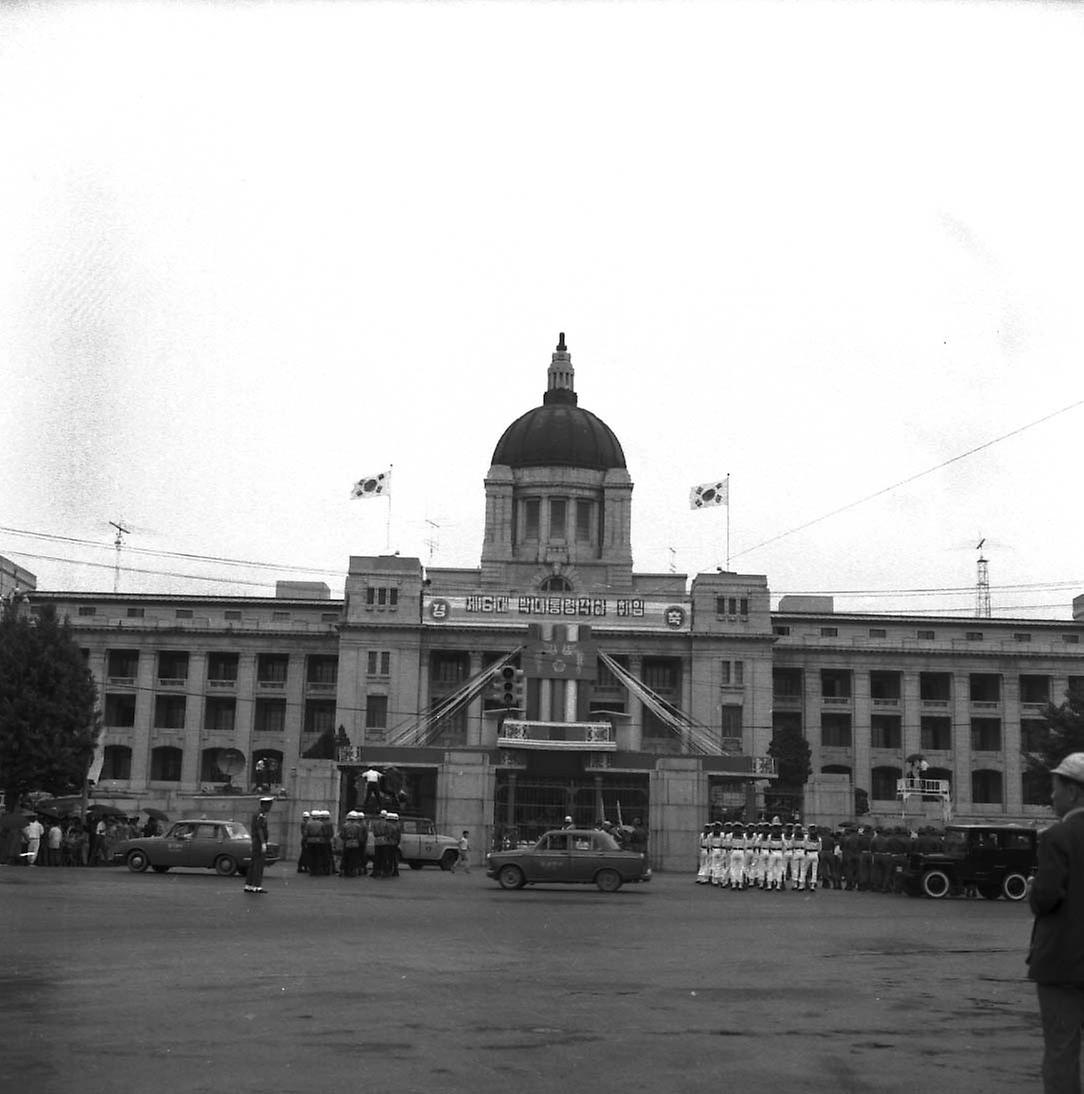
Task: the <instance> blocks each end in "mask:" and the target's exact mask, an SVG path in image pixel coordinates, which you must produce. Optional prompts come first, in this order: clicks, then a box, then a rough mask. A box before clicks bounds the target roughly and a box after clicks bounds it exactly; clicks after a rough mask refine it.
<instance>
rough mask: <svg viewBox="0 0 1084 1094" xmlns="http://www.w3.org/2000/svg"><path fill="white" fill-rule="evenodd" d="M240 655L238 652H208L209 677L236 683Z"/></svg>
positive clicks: (221, 681) (223, 681) (222, 681)
mask: <svg viewBox="0 0 1084 1094" xmlns="http://www.w3.org/2000/svg"><path fill="white" fill-rule="evenodd" d="M238 656H239V655H238V654H236V653H210V654H208V655H207V679H208V680H217V681H218V682H219V683H229V684H233V683H236V682H237V660H238Z"/></svg>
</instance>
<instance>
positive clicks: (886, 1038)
mask: <svg viewBox="0 0 1084 1094" xmlns="http://www.w3.org/2000/svg"><path fill="white" fill-rule="evenodd" d="M242 884H243V882H242V880H241V879H240V878H236V879H225V878H219V877H216V876H214V875H212V874H209V873H208V874H203V873H196V872H188V873H177V872H171V873H169V874H167V875H156V874H140V875H137V874H131V873H129V872H128V871H127V870H125V869H123V868H103V869H82V870H70V869H69V870H65V869H45V868H33V869H30V868H20V867H0V953H2V954H3V958H2V961H0V1044H2V1047H0V1091H5V1092H7V1091H11V1092H27V1094H31V1092H32V1094H54V1092H55V1094H60V1092H65V1094H67V1092H78V1094H98V1092H102V1094H106V1092H108V1094H179V1092H184V1094H189V1092H209V1094H219V1092H223V1091H231V1092H232V1091H257V1090H258V1091H269V1092H273V1094H295V1092H296V1094H329V1092H332V1091H336V1092H337V1091H351V1092H354V1091H362V1090H366V1089H379V1090H380V1091H381V1092H382V1094H414V1092H419V1094H420V1092H423V1091H424V1092H426V1094H443V1092H456V1094H458V1092H460V1091H462V1092H468V1091H469V1092H471V1094H490V1092H497V1091H500V1092H502V1094H507V1092H515V1094H519V1092H531V1094H533V1092H535V1091H547V1092H552V1094H567V1092H569V1091H579V1090H592V1091H601V1092H609V1091H621V1092H623V1094H624V1092H634V1091H650V1092H651V1094H670V1092H680V1094H699V1092H701V1091H703V1092H708V1091H710V1092H711V1094H719V1092H720V1091H732V1092H745V1091H752V1092H758V1091H771V1092H773V1094H790V1092H795V1091H818V1092H819V1091H824V1092H831V1094H840V1092H849V1091H855V1092H857V1091H862V1092H867V1091H898V1092H901V1094H903V1092H906V1094H914V1092H915V1091H924V1092H927V1094H936V1092H940V1091H944V1092H946V1094H948V1092H951V1094H969V1092H973V1091H974V1092H978V1091H982V1092H983V1094H998V1092H1002V1091H1003V1092H1005V1094H1009V1092H1012V1094H1021V1092H1024V1091H1030V1090H1037V1089H1039V1084H1038V1078H1037V1076H1038V1065H1039V1056H1040V1051H1041V1040H1042V1038H1041V1033H1040V1030H1039V1025H1038V1020H1037V1013H1036V1003H1035V997H1034V991H1033V990H1032V988H1031V986H1030V985H1029V984H1028V983H1027V981H1026V980H1025V979H1024V972H1025V969H1024V963H1023V956H1024V952H1025V949H1026V944H1027V937H1028V932H1029V930H1030V922H1031V918H1030V914H1029V912H1028V910H1027V908H1026V906H1024V905H1019V904H1015V905H1014V904H1007V903H1005V902H1004V901H1001V900H999V901H997V902H996V903H992V902H988V901H985V900H967V901H965V900H948V901H940V902H934V901H929V900H926V899H913V898H908V897H903V896H898V897H897V896H883V895H878V894H872V893H847V892H832V891H823V890H822V891H821V892H819V893H817V894H816V895H813V896H811V895H808V894H804V893H797V892H786V893H761V892H757V891H754V892H746V893H740V894H739V893H734V894H732V893H728V892H725V891H715V890H711V889H709V888H706V887H703V886H697V885H695V884H694V883H693V881H692V876H691V875H689V876H681V875H675V874H665V875H657V876H656V878H655V879H654V880H653V881H652V882H651V883H650V884H648V885H637V886H627V887H625V888H623V889H622V890H621V891H620V892H618V893H615V894H612V895H605V894H602V893H600V892H598V891H597V890H595V889H593V888H592V889H588V888H573V887H567V886H566V887H557V886H554V887H549V888H528V889H524V890H522V891H519V892H504V891H502V890H500V889H499V888H498V887H497V886H496V884H495V883H494V882H492V881H489V880H488V879H487V878H486V877H485V876H484V873H483V872H482V870H480V869H479V868H477V867H476V868H474V870H473V871H472V872H471V873H470V874H469V875H464V874H462V873H456V874H446V873H441V872H440V871H437V870H429V869H427V870H424V871H421V872H411V871H405V872H404V873H403V875H402V876H401V877H400V878H398V879H396V880H383V881H377V880H370V879H364V880H363V879H357V880H346V879H342V878H333V877H332V878H309V877H307V876H305V875H298V874H296V873H295V872H294V869H293V865H292V864H290V863H280V864H278V865H276V866H274V867H271V868H270V869H269V870H268V872H267V877H266V881H265V884H266V885H267V887H268V889H269V890H270V892H269V893H268V895H266V896H252V895H248V894H245V893H244V892H243V891H242Z"/></svg>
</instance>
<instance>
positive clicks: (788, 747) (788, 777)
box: [768, 725, 813, 788]
mask: <svg viewBox="0 0 1084 1094" xmlns="http://www.w3.org/2000/svg"><path fill="white" fill-rule="evenodd" d="M768 755H769V756H771V757H773V758H774V760H775V766H776V770H777V771H778V772H779V781H778V783H777V784H776V786H778V787H779V788H783V787H791V788H798V787H802V786H805V784H806V782H807V781H808V779H809V776H810V774H811V773H812V771H813V767H812V765H811V763H810V757H811V756H812V752H811V750H810V747H809V742H808V741H807V740H806V739H805V738H804V737H803V736H802V732H801V730H800V729H797V728H796V727H795V726H790V725H784V726H779V727H778V728H777V729H776V730H775V732H774V733H773V734H772V741H771V744H769V745H768Z"/></svg>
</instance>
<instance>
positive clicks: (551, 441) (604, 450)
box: [492, 391, 625, 471]
mask: <svg viewBox="0 0 1084 1094" xmlns="http://www.w3.org/2000/svg"><path fill="white" fill-rule="evenodd" d="M562 395H564V396H571V398H567V399H566V398H561V396H562ZM555 396H556V397H555ZM574 400H575V395H574V394H573V393H572V392H561V393H560V394H558V393H557V392H554V391H548V392H546V402H545V403H544V405H542V406H536V407H535V408H534V410H528V411H527V413H526V414H522V415H520V417H518V418H517V419H516V420H515V421H514V422H513V423H512V424H511V425H510V426H509V427H508V428H507V429H506V430H505V431H504V434H503V435H502V437H501V439H500V440H499V441H498V442H497V447H496V448H495V449H494V450H493V460H492V463H494V464H500V465H502V466H506V467H553V466H558V467H587V468H591V469H592V470H596V471H606V470H609V469H610V468H611V467H624V466H625V453H624V452H622V451H621V442H620V441H619V440H618V439H617V437H616V436H614V431H613V430H612V429H611V428H610V427H609V426H608V425H607V424H606V423H605V422H604V421H603V420H602V419H601V418H599V417H596V416H595V415H594V414H592V413H591V411H589V410H583V409H582V408H581V407H578V406H576V404H575V401H574Z"/></svg>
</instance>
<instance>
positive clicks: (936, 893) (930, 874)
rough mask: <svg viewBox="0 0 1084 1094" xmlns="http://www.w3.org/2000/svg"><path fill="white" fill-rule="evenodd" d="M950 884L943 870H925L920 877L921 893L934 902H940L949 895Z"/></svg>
mask: <svg viewBox="0 0 1084 1094" xmlns="http://www.w3.org/2000/svg"><path fill="white" fill-rule="evenodd" d="M951 888H952V882H951V881H949V876H948V874H946V873H945V871H944V870H927V871H926V872H925V873H924V874H923V875H922V891H923V892H924V893H925V894H926V895H927V896H928V897H931V898H932V899H934V900H940V899H941V898H942V897H946V896H948V895H949V891H950V890H951Z"/></svg>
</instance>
